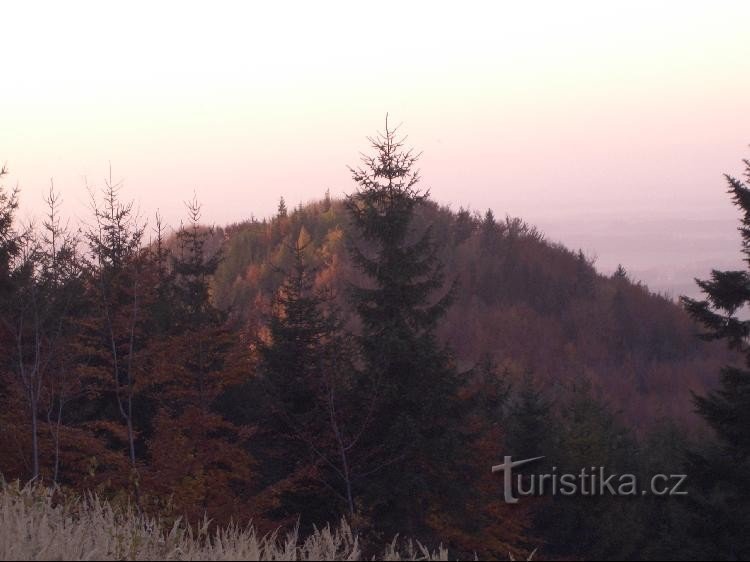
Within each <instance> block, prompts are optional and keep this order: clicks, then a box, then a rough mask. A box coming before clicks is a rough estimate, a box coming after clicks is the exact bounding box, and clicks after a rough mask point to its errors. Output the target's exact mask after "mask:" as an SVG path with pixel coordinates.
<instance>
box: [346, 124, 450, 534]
mask: <svg viewBox="0 0 750 562" xmlns="http://www.w3.org/2000/svg"><path fill="white" fill-rule="evenodd" d="M395 134H396V131H395V130H392V129H390V128H389V127H388V122H387V119H386V128H385V133H383V134H379V135H378V136H376V137H374V138H369V140H370V143H371V145H372V148H373V149H374V155H373V156H363V158H362V162H363V165H362V166H361V167H359V168H357V169H351V172H352V176H353V179H354V181H355V182H356V184H357V191H356V192H355V193H354V194H352V195H350V196H349V197H348V198H347V200H346V206H347V209H348V211H349V214H350V217H351V220H352V223H353V227H354V231H355V233H356V234H357V235H358V237H359V243H355V244H352V245H351V246H350V253H351V258H352V260H353V262H354V264H355V265H356V267H357V268H358V269H359V270H360V271H361V272H362V273H363V274H364V275H365V276H366V278H367V279H368V284H366V285H352V286H351V287H350V298H351V301H352V304H353V306H354V308H355V310H356V312H357V315H358V317H359V320H360V322H361V325H362V333H361V337H360V346H361V349H362V356H363V361H364V377H365V378H366V379H365V380H366V383H367V384H369V385H371V388H372V391H371V392H372V394H373V395H375V396H376V397H377V405H376V408H375V416H374V418H373V424H372V425H371V427H370V430H369V431H368V432H367V438H368V440H369V444H370V445H371V447H372V448H373V449H375V448H377V449H379V450H380V459H381V460H380V461H379V462H378V463H376V464H374V465H373V467H372V477H371V480H370V484H369V485H368V490H367V492H368V500H369V502H370V503H369V509H370V510H371V513H372V514H373V517H375V518H377V519H379V520H385V519H386V514H387V520H388V521H389V524H390V525H391V527H390V528H391V529H392V530H393V529H394V526H395V527H396V528H398V529H399V531H403V530H404V529H406V530H407V531H408V532H413V531H416V530H417V528H420V527H421V528H424V527H427V524H426V522H427V520H428V519H429V517H428V515H427V514H429V513H431V512H432V511H433V510H438V511H439V506H440V505H441V504H442V505H443V507H444V506H445V504H446V503H449V502H451V500H453V501H455V500H456V495H454V492H458V488H459V487H460V481H461V479H460V478H456V474H460V473H461V472H460V468H459V467H458V466H457V465H459V464H460V461H459V460H458V459H459V458H460V455H459V453H458V452H457V449H456V447H457V435H456V434H455V432H454V429H455V428H456V426H457V425H458V424H459V417H460V416H459V412H458V410H459V409H458V407H457V398H456V397H457V389H458V377H457V374H456V371H455V368H454V366H453V364H452V361H451V359H450V356H449V353H448V352H447V350H445V349H443V348H442V347H441V346H440V345H439V344H438V343H437V340H436V337H435V330H436V327H437V325H438V322H439V321H440V319H441V318H442V317H443V316H444V314H445V313H446V310H447V309H448V307H449V306H450V304H451V303H452V301H453V297H454V289H455V284H453V285H452V286H450V287H449V288H448V289H447V290H445V289H444V285H445V279H444V274H443V268H442V264H441V263H440V261H439V259H438V248H437V246H436V244H435V243H434V242H433V238H432V230H431V228H430V227H428V228H426V229H425V230H424V231H423V232H421V233H419V232H414V231H413V219H414V216H415V212H416V210H417V209H418V207H420V206H421V205H425V204H427V200H428V197H429V193H428V192H425V191H421V190H420V189H419V188H418V187H417V186H418V183H419V179H420V178H419V173H418V171H417V170H416V169H415V164H416V162H417V160H418V155H416V154H414V153H413V152H412V151H411V150H405V149H404V144H403V142H404V141H403V140H399V139H397V138H396V136H395ZM439 291H443V294H442V295H438V294H437V293H438V292H439Z"/></svg>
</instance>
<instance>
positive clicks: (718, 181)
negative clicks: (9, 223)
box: [0, 0, 750, 294]
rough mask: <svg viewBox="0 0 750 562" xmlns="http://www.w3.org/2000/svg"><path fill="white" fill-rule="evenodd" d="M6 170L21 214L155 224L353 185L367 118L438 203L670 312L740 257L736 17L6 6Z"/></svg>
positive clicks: (396, 5)
mask: <svg viewBox="0 0 750 562" xmlns="http://www.w3.org/2000/svg"><path fill="white" fill-rule="evenodd" d="M0 14H2V18H1V19H0V70H1V73H0V163H2V162H5V163H6V164H7V167H8V169H9V170H10V175H9V176H8V178H7V181H6V182H5V183H6V185H15V184H17V185H18V186H19V187H20V188H21V189H22V202H23V216H24V217H31V216H33V215H35V214H37V213H39V212H40V211H41V209H42V207H43V200H42V198H43V194H44V193H45V191H46V190H47V189H48V188H49V184H50V180H51V179H54V183H55V186H56V188H57V189H58V190H59V191H61V192H62V195H63V200H64V202H65V207H64V210H65V211H66V212H67V213H68V214H69V215H71V216H72V217H74V218H84V217H85V216H86V214H87V205H88V192H87V188H86V186H87V185H89V186H93V187H96V186H101V185H102V181H103V178H104V177H105V176H107V175H108V174H109V170H110V165H111V169H112V176H113V178H114V179H115V180H118V181H119V180H121V181H122V183H123V186H124V190H123V194H124V195H125V196H127V197H130V198H132V199H134V200H135V201H136V202H137V203H138V205H139V207H140V208H141V210H142V212H143V213H144V215H150V214H153V212H155V211H156V210H157V209H158V210H159V211H160V213H161V214H162V215H163V216H164V217H165V219H166V220H167V221H168V222H170V223H172V224H178V223H179V220H180V217H181V216H182V215H183V214H184V213H183V211H184V208H183V201H184V200H186V199H188V198H191V197H192V195H193V192H195V193H196V194H197V196H198V198H199V199H201V200H202V201H203V203H204V217H205V220H206V221H208V222H213V223H216V224H223V223H227V222H233V221H240V220H243V219H246V218H248V217H250V216H251V215H254V216H256V217H261V216H267V215H270V214H272V213H273V212H274V211H275V208H276V206H277V203H278V198H279V196H282V195H283V196H284V197H285V199H286V200H287V202H288V203H289V204H291V205H294V204H297V203H299V202H305V201H309V200H311V199H315V198H319V197H321V196H322V195H323V193H324V192H325V190H326V189H330V191H331V193H332V195H343V194H345V193H349V192H351V191H352V190H353V188H354V186H353V184H352V181H351V178H350V174H349V172H348V170H347V165H353V164H356V163H357V161H358V157H359V153H360V152H362V151H367V149H368V144H367V140H366V136H367V135H371V134H373V133H375V132H377V131H378V130H381V129H382V128H383V125H384V121H385V115H386V113H388V114H389V115H390V122H391V123H392V124H393V123H395V124H401V129H400V130H401V131H402V132H403V133H404V134H406V135H408V143H409V144H410V145H413V146H414V147H415V148H416V149H417V150H420V151H422V152H423V156H422V159H421V161H420V167H421V171H422V177H423V180H424V186H425V187H429V188H430V189H431V193H432V195H433V198H434V199H436V200H437V201H438V202H440V203H444V204H448V205H451V206H452V207H454V208H458V207H459V206H464V207H470V208H472V209H476V210H478V211H483V210H485V209H487V208H492V209H493V210H494V211H495V213H496V214H499V215H501V216H502V215H504V214H506V213H508V214H511V215H517V216H521V217H523V218H525V219H526V220H528V221H529V222H532V223H535V224H537V225H539V226H540V227H541V228H542V230H544V231H545V232H546V233H547V235H548V237H549V238H550V239H552V240H557V241H561V242H563V243H565V244H566V245H568V246H571V247H573V248H578V247H580V248H583V249H584V250H585V251H586V252H588V253H589V254H591V255H594V256H596V257H597V260H598V264H599V266H600V268H601V269H602V270H603V271H610V270H612V269H614V267H615V266H616V265H617V263H623V264H624V265H625V266H626V267H627V268H628V269H630V270H631V272H633V273H634V275H636V276H640V277H641V278H643V280H645V281H646V282H648V283H649V284H650V285H652V286H653V287H654V288H655V289H657V290H664V291H667V292H670V293H675V294H677V293H678V292H679V291H681V290H683V289H684V287H686V286H689V285H690V284H691V283H690V282H689V281H690V279H691V278H692V276H694V275H695V274H700V273H701V272H704V271H707V269H708V268H710V267H711V266H730V265H732V264H736V263H738V255H739V252H738V248H739V241H738V237H737V234H736V224H735V222H734V221H735V220H736V217H737V215H736V213H735V212H734V210H733V208H732V207H731V204H730V203H729V201H728V198H727V196H726V192H725V191H726V190H725V183H724V180H723V177H722V174H723V173H725V172H727V173H730V174H733V175H740V174H741V173H742V162H741V160H742V158H747V157H750V147H749V146H748V145H750V35H748V32H747V22H748V21H750V2H746V1H735V2H721V1H719V2H711V3H709V2H700V3H694V4H693V3H690V2H667V1H665V2H659V3H654V2H627V3H612V2H565V3H562V2H550V3H541V2H523V3H521V2H502V1H495V2H472V1H463V2H453V3H439V2H409V3H407V2H388V1H382V2H376V3H374V2H367V3H364V2H362V3H358V2H351V1H350V2H341V3H335V2H300V3H292V2H263V3H252V2H241V3H224V2H220V1H213V2H205V3H190V2H180V3H167V2H160V3H157V2H143V3H141V2H137V1H131V2H117V3H114V2H111V3H110V2H89V3H85V2H72V1H71V2H64V3H63V2H54V3H40V2H34V1H29V0H24V1H18V2H14V1H10V2H8V1H2V0H0ZM686 279H687V280H688V283H687V284H686V281H685V280H686Z"/></svg>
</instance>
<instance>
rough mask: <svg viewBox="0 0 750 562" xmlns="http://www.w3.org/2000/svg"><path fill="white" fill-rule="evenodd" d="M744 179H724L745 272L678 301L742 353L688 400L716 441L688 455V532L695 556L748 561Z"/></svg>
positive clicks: (749, 329)
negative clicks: (691, 483) (697, 545)
mask: <svg viewBox="0 0 750 562" xmlns="http://www.w3.org/2000/svg"><path fill="white" fill-rule="evenodd" d="M744 163H745V166H746V169H745V178H746V179H745V181H743V180H740V179H737V178H734V177H732V176H729V175H725V178H726V180H727V183H728V185H729V193H730V194H731V197H732V201H733V202H734V204H735V206H736V207H737V208H738V209H739V210H740V213H741V220H740V227H739V231H740V234H741V237H742V254H743V255H744V259H745V262H746V263H747V264H748V266H749V268H748V269H743V270H737V271H718V270H713V271H712V272H711V278H710V279H708V280H697V283H698V286H699V287H700V288H701V291H702V292H703V294H704V295H705V298H704V299H703V300H697V299H691V298H688V297H682V302H683V304H684V306H685V308H686V309H687V311H688V312H689V313H690V315H691V316H692V317H693V318H694V319H696V320H697V321H698V322H700V323H701V324H702V325H703V326H704V329H705V332H704V333H703V334H701V337H702V338H703V339H706V340H709V341H711V340H720V341H724V342H726V344H727V345H728V346H729V348H730V349H732V350H733V351H735V352H737V353H739V354H741V355H743V356H744V357H745V360H744V362H743V364H742V365H728V366H726V367H724V368H723V369H722V370H721V374H720V381H719V382H720V385H719V387H718V388H717V389H716V390H714V391H712V392H709V393H708V394H706V395H703V396H699V395H695V396H694V403H695V407H696V410H697V412H698V413H699V414H700V415H701V417H703V419H705V420H706V422H707V423H708V425H709V426H710V427H711V428H712V429H713V430H714V432H715V435H716V441H715V443H713V444H711V445H710V446H708V447H706V449H705V450H701V451H693V452H692V453H691V454H690V459H689V460H690V467H691V472H692V474H691V477H692V478H694V480H695V484H696V491H699V492H700V493H694V494H691V498H690V499H691V502H693V507H694V510H695V513H696V517H695V525H694V527H695V528H694V529H693V534H694V536H696V537H700V538H701V539H702V540H703V542H704V544H705V551H704V552H701V553H700V555H703V556H709V557H717V558H724V559H736V560H744V559H746V558H748V557H750V369H749V368H748V365H750V345H748V336H749V335H750V320H746V319H743V317H742V315H741V311H742V310H743V309H744V308H745V307H747V306H748V304H750V185H748V183H747V181H750V160H744Z"/></svg>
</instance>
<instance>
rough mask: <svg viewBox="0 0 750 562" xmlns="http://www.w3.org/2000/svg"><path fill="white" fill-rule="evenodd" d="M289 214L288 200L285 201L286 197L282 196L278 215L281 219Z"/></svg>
mask: <svg viewBox="0 0 750 562" xmlns="http://www.w3.org/2000/svg"><path fill="white" fill-rule="evenodd" d="M287 215H288V211H287V208H286V201H284V198H283V197H282V198H280V199H279V208H278V211H277V212H276V216H277V217H278V218H280V219H283V218H286V217H287Z"/></svg>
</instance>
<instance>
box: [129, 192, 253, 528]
mask: <svg viewBox="0 0 750 562" xmlns="http://www.w3.org/2000/svg"><path fill="white" fill-rule="evenodd" d="M185 206H186V208H187V212H188V224H187V225H182V226H181V228H180V230H179V231H178V232H177V235H176V244H177V249H176V251H175V252H174V253H172V254H171V255H170V256H169V257H170V258H171V270H170V271H169V272H163V273H160V274H159V271H160V270H161V267H157V268H156V271H157V273H158V275H157V276H156V283H157V286H158V285H161V284H163V285H165V287H164V289H163V294H164V298H166V299H167V302H169V303H171V307H170V308H171V309H170V310H169V318H170V322H171V327H170V329H169V330H168V332H166V333H165V334H162V337H161V338H159V339H158V340H157V341H156V342H152V344H151V348H152V349H151V352H150V354H149V356H150V363H149V368H150V380H149V381H147V383H146V384H147V387H146V388H145V394H147V395H148V396H149V398H150V400H151V402H152V403H153V405H154V406H153V407H154V410H155V417H154V420H153V431H152V434H151V436H150V439H149V440H148V451H149V460H150V464H149V467H148V472H147V475H146V478H145V479H144V480H145V483H146V485H147V489H148V492H149V493H150V494H151V495H152V496H154V497H156V498H160V499H162V500H163V499H164V498H167V497H171V498H172V501H173V503H174V506H175V507H176V508H177V509H179V510H180V512H181V514H184V515H186V516H187V517H188V518H189V519H190V520H191V521H196V520H198V519H200V518H201V517H202V516H203V515H206V514H207V515H208V516H209V517H211V518H213V519H216V520H220V521H223V522H227V521H228V520H229V519H230V518H232V517H233V516H234V515H235V513H236V511H237V509H239V506H240V504H241V502H242V501H244V500H245V499H246V497H247V493H248V490H249V486H250V483H251V480H252V466H253V462H252V459H251V458H250V456H249V455H248V454H247V452H246V450H245V447H244V446H245V442H246V440H247V438H248V437H249V431H247V430H244V429H242V428H239V427H237V426H235V425H234V424H232V423H231V422H230V421H228V420H227V419H225V418H224V416H223V415H222V414H221V413H220V412H219V411H218V409H217V407H216V401H217V398H218V397H219V396H220V395H221V394H222V393H223V392H224V390H225V389H226V388H228V387H230V386H233V385H236V384H237V383H238V381H239V380H240V377H241V373H242V372H243V371H244V369H245V368H246V365H245V354H244V353H243V348H242V343H243V342H242V341H238V340H237V338H236V337H234V336H233V334H231V333H230V332H229V330H228V329H227V327H226V315H225V314H224V313H222V312H221V311H219V310H218V309H217V308H216V306H215V304H214V303H213V301H212V299H211V294H210V284H211V279H212V277H213V275H214V274H215V272H216V269H217V267H218V265H219V262H220V259H221V254H220V253H219V252H209V251H208V249H207V243H208V241H209V239H210V236H211V235H212V234H213V231H212V229H209V228H205V227H203V226H201V224H200V219H201V204H200V203H199V202H198V200H197V199H196V198H195V197H194V198H193V199H192V200H190V201H188V202H187V203H186V204H185ZM156 252H157V254H156V255H157V256H158V246H157V249H156ZM164 259H167V258H166V257H165V258H164ZM159 262H160V260H158V259H157V260H156V264H157V265H158V264H159ZM157 294H158V293H157Z"/></svg>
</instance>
